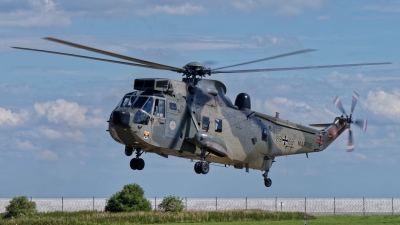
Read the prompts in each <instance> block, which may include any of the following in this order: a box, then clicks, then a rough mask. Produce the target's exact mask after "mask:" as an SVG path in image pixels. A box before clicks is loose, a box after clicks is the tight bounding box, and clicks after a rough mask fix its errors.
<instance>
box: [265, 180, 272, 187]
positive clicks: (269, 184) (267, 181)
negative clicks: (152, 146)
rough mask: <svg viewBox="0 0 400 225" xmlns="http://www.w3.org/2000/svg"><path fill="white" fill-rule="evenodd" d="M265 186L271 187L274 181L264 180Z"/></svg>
mask: <svg viewBox="0 0 400 225" xmlns="http://www.w3.org/2000/svg"><path fill="white" fill-rule="evenodd" d="M264 185H265V187H271V185H272V180H271V179H270V178H267V179H264Z"/></svg>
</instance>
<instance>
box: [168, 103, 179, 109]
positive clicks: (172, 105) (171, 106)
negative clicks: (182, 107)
mask: <svg viewBox="0 0 400 225" xmlns="http://www.w3.org/2000/svg"><path fill="white" fill-rule="evenodd" d="M169 109H170V110H172V111H177V110H178V106H177V105H176V103H175V102H169Z"/></svg>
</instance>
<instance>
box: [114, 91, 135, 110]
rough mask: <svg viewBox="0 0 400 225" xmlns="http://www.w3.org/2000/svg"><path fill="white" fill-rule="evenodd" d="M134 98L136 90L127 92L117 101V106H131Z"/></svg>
mask: <svg viewBox="0 0 400 225" xmlns="http://www.w3.org/2000/svg"><path fill="white" fill-rule="evenodd" d="M136 98H137V96H136V92H131V93H128V94H126V95H125V96H124V97H123V98H122V100H121V101H120V102H119V103H118V107H131V105H132V104H133V103H134V102H135V100H136Z"/></svg>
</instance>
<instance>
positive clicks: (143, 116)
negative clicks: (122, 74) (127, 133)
mask: <svg viewBox="0 0 400 225" xmlns="http://www.w3.org/2000/svg"><path fill="white" fill-rule="evenodd" d="M117 108H130V109H133V110H134V113H135V115H134V117H133V123H135V124H144V125H147V124H148V123H149V121H150V118H151V115H152V116H155V117H159V118H165V96H164V95H163V94H162V93H159V92H156V93H151V92H142V93H140V94H139V92H137V91H135V92H131V93H128V94H126V95H125V96H124V97H123V98H122V100H121V101H120V103H119V104H118V105H117Z"/></svg>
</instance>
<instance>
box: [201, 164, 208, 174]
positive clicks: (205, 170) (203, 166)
mask: <svg viewBox="0 0 400 225" xmlns="http://www.w3.org/2000/svg"><path fill="white" fill-rule="evenodd" d="M200 169H201V173H202V174H207V173H208V171H210V165H209V164H208V162H201V164H200Z"/></svg>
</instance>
